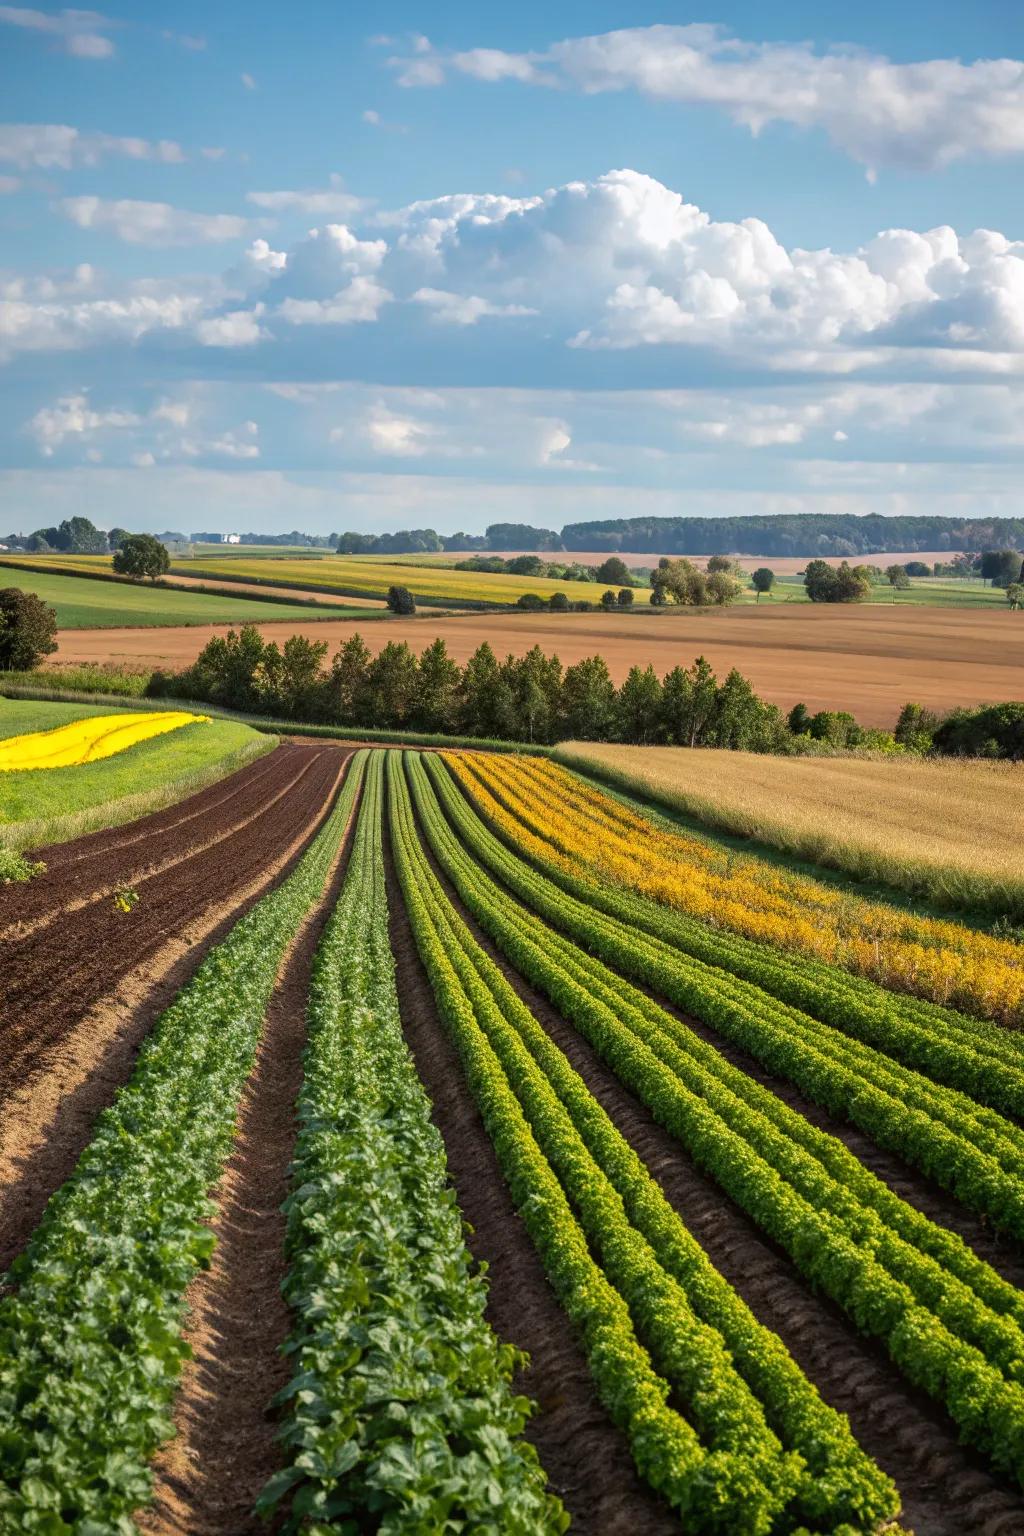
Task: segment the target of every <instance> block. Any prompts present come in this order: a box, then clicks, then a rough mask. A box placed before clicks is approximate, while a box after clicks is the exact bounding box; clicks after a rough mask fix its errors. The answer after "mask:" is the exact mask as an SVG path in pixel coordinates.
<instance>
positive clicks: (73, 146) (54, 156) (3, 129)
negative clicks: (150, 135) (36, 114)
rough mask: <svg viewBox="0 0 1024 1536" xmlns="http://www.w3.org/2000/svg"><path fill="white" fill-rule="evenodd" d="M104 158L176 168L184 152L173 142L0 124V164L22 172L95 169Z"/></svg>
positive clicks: (55, 126)
mask: <svg viewBox="0 0 1024 1536" xmlns="http://www.w3.org/2000/svg"><path fill="white" fill-rule="evenodd" d="M108 155H119V156H122V157H124V158H125V159H128V160H155V161H158V162H160V163H161V164H164V165H180V164H181V163H182V161H184V159H185V152H184V150H183V149H182V147H181V145H180V144H178V143H176V142H175V140H173V139H156V140H153V139H139V138H129V137H125V136H123V135H119V134H113V133H95V132H92V131H89V130H84V129H81V128H71V127H69V126H68V125H67V124H66V123H0V160H4V161H6V162H7V163H8V164H10V165H16V166H18V167H19V168H20V169H22V170H28V169H29V168H30V167H35V168H37V169H40V170H61V171H70V170H71V169H72V168H73V167H75V166H78V165H98V164H99V162H100V161H101V160H102V159H104V158H105V157H106V156H108Z"/></svg>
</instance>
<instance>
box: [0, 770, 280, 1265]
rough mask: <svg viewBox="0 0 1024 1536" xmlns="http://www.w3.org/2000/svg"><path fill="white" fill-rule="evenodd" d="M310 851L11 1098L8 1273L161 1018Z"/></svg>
mask: <svg viewBox="0 0 1024 1536" xmlns="http://www.w3.org/2000/svg"><path fill="white" fill-rule="evenodd" d="M196 798H199V797H196ZM99 835H101V836H102V835H105V834H99ZM81 841H83V842H85V841H88V839H84V838H83V839H82V840H81ZM307 841H308V838H307V834H306V831H305V830H303V832H302V833H301V834H300V835H299V836H298V837H297V838H296V839H295V840H294V841H293V843H292V844H291V845H290V846H289V847H288V848H287V849H285V850H283V852H281V853H280V854H279V855H278V857H276V858H275V859H273V860H272V861H271V862H270V863H268V864H267V866H266V867H265V868H264V869H263V870H262V871H261V872H260V873H259V875H257V876H256V878H255V879H254V880H253V881H252V882H251V883H250V884H249V885H248V886H246V887H245V888H243V889H242V890H236V891H234V892H233V893H232V894H231V895H230V896H229V897H228V898H227V899H226V900H225V901H223V902H217V903H215V904H214V905H213V906H211V907H210V908H208V909H207V911H205V912H204V913H202V914H201V915H200V916H197V917H196V918H194V919H193V920H192V921H191V922H189V924H188V926H187V929H183V930H182V931H181V932H179V933H176V934H174V935H173V936H172V937H170V938H168V939H167V941H166V942H165V943H164V944H162V945H161V947H160V948H159V949H158V950H157V951H156V953H155V954H153V955H152V956H150V957H149V959H147V961H146V963H145V965H144V966H142V967H141V968H139V969H137V970H134V971H132V972H131V973H130V974H129V975H127V976H126V977H125V978H124V980H123V981H122V982H121V983H120V984H119V985H118V986H117V988H116V989H115V990H114V991H113V992H112V993H110V994H109V995H108V996H106V997H104V998H102V999H101V1000H100V1001H99V1002H98V1003H97V1004H96V1005H95V1006H94V1007H92V1008H89V1009H88V1010H87V1011H86V1012H85V1013H84V1014H83V1015H82V1016H81V1018H79V1019H78V1020H77V1021H75V1022H72V1023H70V1024H69V1027H68V1029H67V1032H66V1033H65V1034H64V1035H63V1036H62V1037H61V1039H60V1041H59V1042H58V1043H57V1045H56V1046H55V1047H54V1048H53V1049H52V1050H51V1051H50V1053H49V1055H48V1057H47V1061H46V1070H45V1071H44V1072H43V1071H41V1072H37V1073H31V1072H30V1073H29V1074H27V1076H26V1078H25V1081H24V1082H23V1083H22V1084H21V1085H20V1086H18V1087H16V1088H14V1089H13V1091H12V1092H11V1094H10V1095H9V1096H8V1098H7V1100H6V1104H5V1115H4V1123H3V1127H2V1129H0V1272H3V1271H4V1270H5V1269H6V1268H7V1267H8V1266H9V1264H10V1263H11V1262H12V1260H13V1259H14V1258H15V1257H16V1256H17V1255H18V1254H19V1253H20V1252H21V1250H22V1248H24V1246H25V1243H26V1242H27V1241H28V1239H29V1237H30V1235H31V1233H32V1232H33V1231H34V1229H35V1227H36V1225H37V1224H38V1222H39V1219H40V1217H41V1216H42V1214H43V1210H44V1209H45V1207H46V1203H47V1201H48V1200H49V1198H50V1196H51V1195H52V1194H53V1192H54V1190H56V1189H58V1188H59V1187H60V1185H61V1184H63V1182H64V1180H65V1179H67V1178H68V1177H69V1176H70V1174H71V1173H72V1172H73V1170H74V1167H75V1164H76V1163H77V1161H78V1159H79V1157H80V1156H81V1154H82V1152H83V1151H84V1149H85V1147H86V1146H87V1145H88V1142H89V1140H90V1138H91V1136H92V1133H93V1126H94V1124H95V1121H96V1116H97V1115H98V1114H99V1113H100V1111H101V1110H103V1109H105V1108H106V1107H107V1105H108V1104H110V1103H111V1102H112V1100H113V1098H114V1095H115V1093H116V1092H117V1090H118V1088H120V1087H121V1085H122V1084H123V1083H125V1082H127V1080H128V1078H129V1077H130V1075H131V1072H132V1069H133V1067H134V1064H135V1057H136V1054H137V1052H138V1049H139V1047H140V1045H141V1044H142V1041H143V1040H144V1039H145V1037H146V1035H147V1034H148V1032H149V1030H150V1028H151V1026H152V1025H153V1023H154V1022H155V1020H156V1019H157V1017H158V1016H159V1015H160V1014H161V1013H162V1012H163V1010H164V1009H165V1008H166V1007H168V1006H169V1005H170V1003H171V1002H172V1001H173V999H174V996H175V994H176V993H177V992H178V991H179V990H180V989H181V988H182V987H183V986H184V985H185V983H186V982H187V981H188V980H189V979H190V978H191V977H192V976H193V975H194V974H195V972H196V970H197V969H198V967H199V965H200V963H201V962H202V960H203V958H204V956H205V955H206V954H207V953H208V952H209V950H210V949H212V948H213V946H214V945H215V944H218V943H219V942H220V940H221V939H223V938H224V937H226V935H227V934H228V932H229V931H230V930H231V928H232V927H233V926H234V924H235V923H237V922H238V921H239V919H240V918H242V917H244V916H245V914H246V912H248V911H249V910H250V908H251V907H252V906H253V905H254V904H255V903H256V902H257V901H258V900H259V899H260V897H261V896H264V895H266V894H267V892H268V891H269V890H271V889H273V888H274V887H275V886H277V885H279V884H280V882H281V881H282V880H284V879H285V878H286V876H287V875H288V874H289V873H290V871H291V870H292V869H293V868H294V866H295V864H296V862H297V861H298V859H299V857H300V856H301V854H302V850H303V848H304V847H305V845H306V843H307ZM75 846H76V845H75V844H66V845H65V847H67V848H74V847H75Z"/></svg>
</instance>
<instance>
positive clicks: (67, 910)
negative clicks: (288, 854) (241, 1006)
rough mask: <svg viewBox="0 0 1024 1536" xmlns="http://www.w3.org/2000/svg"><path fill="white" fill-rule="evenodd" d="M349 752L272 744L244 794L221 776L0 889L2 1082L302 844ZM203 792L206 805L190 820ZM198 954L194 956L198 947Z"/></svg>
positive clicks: (38, 1058)
mask: <svg viewBox="0 0 1024 1536" xmlns="http://www.w3.org/2000/svg"><path fill="white" fill-rule="evenodd" d="M346 756H347V751H346V749H344V748H341V749H339V748H337V747H334V746H323V747H292V746H286V747H279V748H278V749H277V750H276V751H275V752H273V753H272V754H271V755H270V756H269V757H268V758H262V759H260V761H259V762H258V763H255V764H253V765H251V767H250V768H247V769H243V770H242V775H240V776H239V777H242V776H244V777H245V783H246V787H245V789H244V792H242V793H237V794H232V785H233V781H232V780H221V781H220V783H218V784H217V785H215V786H213V787H212V788H211V789H209V790H206V791H204V792H203V793H202V794H201V795H198V796H194V797H193V798H192V800H190V801H183V802H182V803H181V805H179V806H177V807H175V808H173V809H172V810H171V811H163V812H161V813H159V815H158V816H155V817H153V818H147V821H149V820H150V819H151V820H152V821H153V822H154V823H156V824H157V825H156V827H155V829H154V833H153V836H152V838H149V837H147V838H146V839H145V840H143V841H139V840H137V835H138V833H139V832H140V831H142V830H144V828H143V823H142V822H135V823H132V824H131V825H130V826H129V827H121V828H117V829H116V830H115V831H113V832H110V833H94V834H93V835H92V837H90V838H87V839H85V840H84V842H86V843H88V844H89V845H90V847H89V849H88V850H87V852H85V853H84V854H83V856H82V858H81V859H75V858H74V857H73V856H72V855H71V854H70V853H69V852H66V853H65V854H64V855H63V857H62V856H61V855H59V854H58V855H56V856H55V857H54V858H53V859H52V867H51V868H50V869H49V870H48V871H47V872H46V874H45V875H42V876H40V877H39V880H38V888H36V882H33V884H32V885H31V886H29V887H28V888H27V891H26V888H25V887H21V886H9V887H7V888H5V890H4V891H3V892H0V933H2V934H3V943H4V988H3V994H2V996H0V1050H2V1053H3V1054H2V1059H0V1091H9V1090H10V1088H12V1087H16V1086H18V1085H20V1084H22V1083H23V1082H24V1078H25V1074H26V1073H27V1072H29V1071H30V1070H32V1069H33V1068H34V1067H35V1066H38V1065H40V1064H42V1063H44V1062H45V1060H46V1057H47V1053H48V1051H49V1049H50V1048H51V1047H52V1046H53V1044H54V1043H55V1042H57V1041H59V1040H60V1039H61V1037H62V1036H63V1035H64V1034H65V1033H66V1032H67V1030H68V1028H69V1027H70V1025H71V1024H72V1023H74V1022H75V1021H76V1020H78V1019H80V1018H81V1017H82V1016H83V1015H84V1014H85V1012H86V1011H87V1010H88V1009H90V1008H93V1007H95V1005H96V1004H97V1003H98V1002H99V1001H100V1000H101V999H102V998H104V997H107V996H108V995H109V994H111V993H112V992H113V991H114V989H115V988H116V987H117V986H118V985H119V984H120V983H121V982H122V981H124V979H125V978H126V977H128V976H129V975H130V974H132V973H133V972H136V971H138V970H139V968H140V967H142V966H144V965H146V964H147V963H148V962H149V961H150V960H151V959H152V958H153V957H154V956H155V955H156V954H157V953H158V952H159V950H160V948H161V946H162V945H163V944H165V943H166V942H167V941H168V939H170V938H172V937H173V936H175V935H177V934H184V935H186V936H187V935H189V933H190V931H191V930H190V925H191V924H192V923H193V922H195V921H197V920H199V919H201V917H202V915H203V913H204V912H206V911H207V910H208V909H209V908H211V907H213V906H216V905H220V904H224V903H226V902H228V901H229V900H230V898H231V897H232V896H234V895H236V894H237V893H239V892H241V891H243V890H244V889H245V888H246V887H247V886H249V885H250V884H251V883H252V882H253V881H254V880H255V879H256V878H257V877H258V876H259V875H260V873H261V872H263V871H265V870H266V869H267V867H268V866H270V865H272V864H273V863H274V862H275V861H276V860H277V859H278V857H279V856H280V854H281V853H282V852H283V851H284V850H289V849H293V848H294V849H295V851H296V852H298V847H296V844H297V842H298V843H299V845H300V846H301V842H304V841H305V840H306V839H308V837H309V836H311V835H312V833H313V831H314V829H315V828H316V827H317V826H318V825H319V824H320V822H321V821H322V819H323V817H324V816H325V815H326V813H327V810H328V808H329V804H330V800H331V797H332V794H333V791H334V788H335V786H336V784H337V781H338V777H339V774H340V772H341V768H342V764H343V761H344V759H345V757H346ZM208 800H212V802H213V806H214V809H213V810H212V811H211V812H210V813H209V814H206V813H205V812H203V813H202V814H200V815H196V816H194V818H193V819H192V820H191V821H189V820H186V819H185V818H187V817H188V816H189V815H190V814H191V813H193V812H194V811H196V809H197V808H198V803H199V802H203V803H204V804H205V803H206V802H207V801H208ZM175 812H177V819H175ZM44 853H45V850H44ZM125 888H130V889H133V890H134V891H135V892H136V893H137V895H138V898H139V899H138V902H137V904H136V905H135V906H134V908H133V909H132V911H130V912H122V911H120V910H118V908H117V906H116V905H115V901H114V894H113V893H114V892H115V891H117V890H118V889H125ZM21 891H26V895H25V902H26V907H27V912H26V914H25V919H24V925H23V926H22V925H21V919H22V910H21V909H20V906H19V896H18V894H17V893H19V892H21ZM194 955H195V960H196V963H197V964H198V962H199V960H200V959H201V958H202V951H201V950H199V951H194Z"/></svg>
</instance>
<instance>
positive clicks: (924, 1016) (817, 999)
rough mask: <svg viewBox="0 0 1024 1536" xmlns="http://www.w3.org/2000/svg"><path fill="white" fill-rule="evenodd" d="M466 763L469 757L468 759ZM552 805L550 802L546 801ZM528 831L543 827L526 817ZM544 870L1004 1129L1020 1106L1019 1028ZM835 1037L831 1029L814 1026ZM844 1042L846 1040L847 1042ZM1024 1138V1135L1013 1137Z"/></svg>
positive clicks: (590, 880) (511, 801) (1022, 1110)
mask: <svg viewBox="0 0 1024 1536" xmlns="http://www.w3.org/2000/svg"><path fill="white" fill-rule="evenodd" d="M469 767H470V769H472V768H473V764H472V762H471V761H470V763H469ZM487 792H488V793H490V794H493V795H494V796H495V798H496V799H497V800H498V801H499V803H501V804H502V805H503V806H504V807H505V809H506V810H507V811H508V812H509V813H510V814H511V815H513V816H515V817H516V818H518V819H520V820H523V821H524V823H525V824H527V825H532V824H531V823H530V822H529V818H528V813H527V811H526V810H525V808H524V806H523V804H522V802H521V800H517V799H515V798H514V797H512V796H506V797H504V798H503V796H502V793H501V792H500V791H499V790H498V789H497V788H496V787H495V786H491V785H488V786H487ZM551 809H552V811H553V812H554V813H555V814H557V804H555V803H554V802H552V804H551ZM533 830H534V831H535V832H536V833H537V835H539V836H541V837H544V836H545V834H544V833H543V832H542V831H541V830H540V829H539V828H537V827H536V826H534V827H533ZM533 862H534V863H535V865H536V867H537V868H538V869H541V868H542V867H543V873H544V875H545V876H546V877H547V879H549V880H551V881H553V882H554V883H555V884H556V885H559V886H560V887H561V888H562V889H563V890H564V891H565V892H566V893H567V894H569V895H571V896H575V897H578V898H579V899H580V900H582V901H584V902H586V903H587V904H588V905H589V906H592V907H596V908H598V909H599V910H600V911H601V912H603V913H605V914H606V915H607V916H609V917H611V918H614V919H617V920H619V921H621V922H623V923H627V924H630V925H631V926H633V927H636V928H640V929H642V930H643V931H644V932H645V933H646V934H647V935H648V936H649V938H650V940H651V941H652V942H653V943H654V944H655V945H658V946H662V947H663V948H665V949H667V951H668V952H669V958H674V959H676V960H678V959H679V955H680V953H682V954H685V955H688V956H690V957H691V958H692V959H693V960H695V961H701V962H703V963H705V964H706V965H709V966H712V967H714V968H715V969H716V970H720V971H727V972H730V973H731V974H732V975H733V976H735V977H737V978H742V979H743V980H746V981H749V982H751V983H753V984H754V985H755V986H756V988H757V989H758V991H759V992H767V993H769V994H770V995H771V996H772V997H774V998H777V999H778V1001H779V1002H780V1003H785V1004H787V1005H788V1006H789V1007H790V1008H792V1009H797V1010H799V1011H800V1012H801V1013H802V1014H804V1015H810V1017H812V1018H814V1019H817V1020H819V1021H820V1022H821V1023H823V1024H828V1025H830V1026H832V1028H833V1029H834V1030H836V1031H839V1032H840V1033H841V1035H843V1036H844V1037H846V1038H847V1041H849V1040H851V1039H852V1040H856V1041H860V1042H862V1043H863V1044H865V1045H867V1046H871V1047H875V1048H876V1049H878V1050H880V1051H882V1052H883V1053H884V1054H885V1056H886V1057H889V1058H894V1059H895V1060H896V1061H899V1062H901V1063H902V1064H903V1065H904V1066H907V1067H910V1068H913V1070H914V1071H915V1072H920V1073H923V1074H924V1075H925V1076H926V1077H930V1078H932V1079H933V1080H934V1081H935V1082H937V1083H942V1084H944V1085H946V1086H947V1087H950V1088H953V1089H959V1090H961V1091H962V1092H963V1093H965V1094H967V1095H969V1096H970V1098H971V1099H972V1100H975V1101H976V1103H975V1104H974V1105H972V1109H971V1112H972V1113H973V1115H974V1116H975V1118H976V1119H977V1120H979V1122H980V1121H989V1122H990V1123H992V1124H993V1125H995V1126H996V1128H997V1129H1001V1130H1003V1131H1005V1121H1003V1120H1002V1119H1001V1118H1000V1116H999V1115H996V1116H994V1117H993V1116H991V1115H989V1114H988V1112H987V1110H986V1109H985V1108H983V1106H989V1107H990V1108H991V1109H994V1110H996V1111H999V1112H1000V1114H1006V1115H1012V1116H1015V1117H1020V1116H1021V1115H1022V1114H1024V1075H1022V1074H1024V1035H1022V1034H1021V1033H1020V1032H1018V1031H1014V1030H1009V1029H1006V1028H1004V1027H1003V1026H1002V1025H999V1024H995V1023H993V1022H991V1021H990V1020H986V1019H977V1018H972V1017H970V1016H968V1015H966V1014H962V1013H959V1012H957V1011H956V1010H955V1009H952V1008H947V1007H943V1006H942V1005H941V1004H939V1003H932V1002H929V1001H928V1000H926V999H923V998H917V997H914V996H912V995H910V994H907V993H903V992H890V991H888V990H887V989H886V988H884V987H882V986H880V985H879V984H878V983H877V982H874V981H871V980H869V979H868V978H867V977H861V976H854V975H850V974H848V973H847V972H845V971H842V970H840V969H839V968H837V967H835V966H830V965H826V964H825V963H824V962H822V961H820V960H815V959H813V958H811V957H809V956H802V955H793V954H789V953H787V952H785V951H783V950H779V949H775V948H773V947H772V946H771V945H768V944H763V943H760V942H758V941H757V940H755V939H748V938H746V937H744V936H742V935H740V934H736V933H733V932H731V931H729V930H728V929H725V928H711V927H709V926H708V925H707V924H706V923H702V922H700V921H699V920H697V919H696V918H693V917H689V916H687V915H685V914H683V913H680V912H678V911H676V910H674V909H671V908H667V907H664V906H662V905H661V904H660V903H658V902H656V901H654V900H653V899H651V898H649V897H646V896H642V895H640V894H639V893H637V892H633V891H629V890H627V889H625V888H624V887H622V886H616V885H613V884H612V883H611V882H605V881H602V880H600V879H599V878H598V877H597V876H596V875H590V876H587V875H585V874H578V873H576V872H570V871H567V870H565V869H563V868H562V867H561V866H560V865H559V864H557V863H556V862H555V861H554V860H542V859H540V858H539V857H536V858H535V859H534V860H533ZM820 1038H821V1039H822V1040H824V1039H826V1038H830V1039H832V1040H833V1042H834V1043H838V1040H837V1037H834V1036H825V1035H821V1036H820ZM848 1048H849V1049H854V1047H852V1046H849V1047H848ZM1022 1144H1024V1143H1022Z"/></svg>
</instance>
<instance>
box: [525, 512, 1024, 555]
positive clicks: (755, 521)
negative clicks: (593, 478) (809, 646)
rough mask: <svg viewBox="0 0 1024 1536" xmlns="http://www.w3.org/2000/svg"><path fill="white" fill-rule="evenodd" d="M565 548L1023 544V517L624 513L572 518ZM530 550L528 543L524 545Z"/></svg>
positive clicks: (854, 551)
mask: <svg viewBox="0 0 1024 1536" xmlns="http://www.w3.org/2000/svg"><path fill="white" fill-rule="evenodd" d="M561 541H562V545H563V547H564V548H565V549H567V550H591V551H601V552H608V553H614V552H615V551H618V550H628V551H629V552H631V553H633V554H645V553H647V552H650V553H657V554H669V555H672V554H686V555H711V554H719V553H721V552H722V551H723V550H733V551H735V552H737V553H741V554H746V555H780V556H793V557H796V558H802V557H804V556H808V557H810V556H821V555H832V556H836V555H838V556H847V557H849V558H856V557H857V556H859V555H869V554H884V553H886V552H887V551H891V550H897V551H899V550H907V551H910V550H951V551H953V550H976V549H986V548H989V549H995V548H999V547H1010V546H1013V547H1018V548H1019V547H1024V517H985V518H973V517H938V516H931V515H925V516H892V517H884V516H881V515H878V514H875V513H872V514H869V515H868V516H866V517H861V516H857V515H856V514H854V513H842V512H828V513H817V512H800V513H788V512H781V513H768V514H765V515H764V516H746V517H623V518H611V519H602V520H600V521H595V522H583V523H567V524H566V525H565V527H564V528H563V529H562V535H561ZM521 547H524V548H525V546H521Z"/></svg>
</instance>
